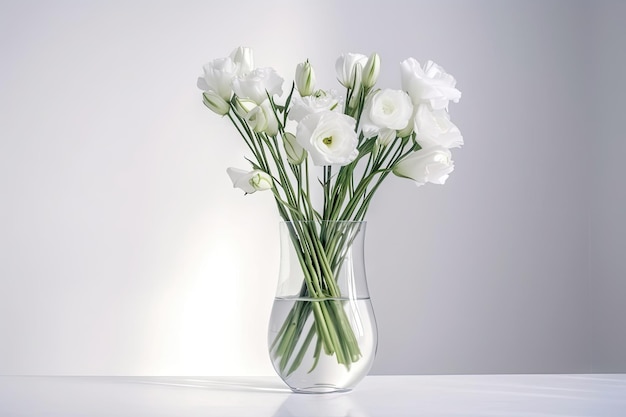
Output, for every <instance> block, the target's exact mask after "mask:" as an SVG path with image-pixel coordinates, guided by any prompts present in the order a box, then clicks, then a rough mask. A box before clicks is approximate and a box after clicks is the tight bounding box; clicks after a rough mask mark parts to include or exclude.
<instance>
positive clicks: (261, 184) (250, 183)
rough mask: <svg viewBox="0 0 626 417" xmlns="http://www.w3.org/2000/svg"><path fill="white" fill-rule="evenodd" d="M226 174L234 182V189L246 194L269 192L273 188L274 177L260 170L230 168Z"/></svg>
mask: <svg viewBox="0 0 626 417" xmlns="http://www.w3.org/2000/svg"><path fill="white" fill-rule="evenodd" d="M226 172H227V173H228V176H229V177H230V180H231V181H232V182H233V187H234V188H240V189H242V190H243V191H244V192H245V193H246V194H252V193H254V192H256V191H264V190H269V189H271V188H272V187H273V183H272V177H270V176H269V175H268V174H267V173H266V172H263V171H260V170H258V169H255V170H253V171H245V170H243V169H238V168H228V169H227V170H226Z"/></svg>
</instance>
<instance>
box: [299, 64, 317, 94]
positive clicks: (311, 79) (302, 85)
mask: <svg viewBox="0 0 626 417" xmlns="http://www.w3.org/2000/svg"><path fill="white" fill-rule="evenodd" d="M295 81H296V87H297V88H298V92H299V93H300V95H301V96H302V97H306V96H310V95H311V94H313V90H315V72H314V71H313V67H312V66H311V64H310V63H309V60H308V59H307V60H306V62H302V63H300V64H298V66H297V67H296V80H295Z"/></svg>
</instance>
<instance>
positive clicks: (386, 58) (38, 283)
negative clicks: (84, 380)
mask: <svg viewBox="0 0 626 417" xmlns="http://www.w3.org/2000/svg"><path fill="white" fill-rule="evenodd" d="M355 7H358V8H359V10H360V11H359V14H358V17H357V15H356V14H355V12H354V8H355ZM610 7H611V6H609V5H608V4H607V5H606V13H607V14H610V10H611V9H610ZM588 11H589V6H588V5H587V4H586V3H582V2H566V1H562V2H558V1H551V2H506V3H504V2H490V1H475V2H426V1H419V2H402V1H386V2H385V3H384V7H381V6H380V3H379V2H362V1H358V2H357V1H356V0H355V1H349V2H341V3H338V2H331V1H325V2H324V1H319V2H315V5H313V4H311V3H308V2H307V3H305V2H302V3H297V2H288V1H272V2H268V3H264V4H261V3H260V2H252V1H244V2H239V3H238V4H235V3H232V4H226V2H224V3H219V5H218V3H214V2H200V1H195V2H191V1H186V2H147V1H146V2H139V1H133V2H104V1H102V2H90V3H89V4H86V3H85V2H78V1H74V2H72V1H59V2H55V3H49V2H43V1H42V2H9V3H7V2H3V3H2V4H0V52H1V56H2V57H3V64H2V65H1V66H0V170H1V172H2V175H0V193H1V194H0V195H1V196H2V197H1V198H2V204H1V205H0V282H1V286H0V287H1V289H2V290H1V291H0V374H144V375H145V374H166V375H167V374H169V375H238V374H248V375H255V374H271V373H272V370H271V366H270V364H269V361H268V359H267V354H266V341H265V337H266V336H265V330H266V324H267V319H268V316H269V311H270V308H271V301H272V297H273V292H274V285H275V280H276V276H277V275H276V274H277V259H278V258H277V257H278V242H277V227H276V219H277V216H276V214H275V212H274V207H273V205H272V201H271V197H270V196H269V195H267V194H265V195H263V194H259V195H257V194H255V195H253V196H247V197H245V198H244V197H243V196H242V195H241V193H239V192H237V191H235V190H233V189H232V188H231V186H230V182H229V180H228V178H227V176H226V174H225V168H226V167H228V166H240V167H245V161H244V160H243V154H244V147H243V145H242V144H241V143H240V141H238V138H237V136H236V134H235V133H234V132H233V131H232V129H230V128H229V126H228V123H226V121H224V120H221V119H219V118H217V117H216V116H214V115H213V114H211V113H210V112H208V111H207V110H206V109H205V108H204V107H203V106H202V104H201V100H200V93H199V91H198V90H197V89H196V88H195V80H196V77H197V76H198V75H199V74H200V71H201V66H202V64H203V63H205V62H206V61H208V60H210V59H212V58H215V57H220V56H224V55H226V54H228V53H229V52H230V50H231V49H232V48H234V47H235V46H238V45H247V46H251V47H253V48H254V49H255V52H256V58H257V63H258V65H260V66H274V67H275V68H276V69H277V70H278V71H279V72H280V73H281V74H283V75H284V76H285V78H290V77H291V76H292V72H293V69H294V68H295V65H296V64H297V63H298V62H300V61H302V60H304V59H306V58H309V59H310V60H311V62H312V63H313V64H314V65H315V67H316V70H317V73H318V75H319V79H320V84H321V85H322V86H325V87H331V86H333V83H334V77H335V76H334V70H333V68H334V60H335V58H336V57H337V56H338V55H339V54H340V53H342V52H346V51H353V52H357V51H358V52H363V53H370V52H371V51H377V52H378V53H379V54H380V55H381V57H382V59H383V73H382V74H381V85H382V86H396V87H397V86H399V79H398V68H397V63H398V62H399V61H400V60H401V59H404V58H406V57H408V56H414V57H415V58H417V59H418V60H421V61H423V60H427V59H433V60H435V61H436V62H438V63H439V64H441V65H443V66H444V67H445V68H446V69H447V70H448V71H450V72H451V73H452V74H454V75H455V76H456V78H457V80H458V87H459V88H460V89H461V91H463V94H464V96H463V98H462V100H461V103H460V104H458V105H454V106H453V107H452V109H451V111H452V117H453V120H454V121H455V122H456V123H457V124H458V125H459V126H460V127H461V130H462V132H463V133H464V136H465V140H466V144H467V145H466V146H465V147H464V148H463V149H461V150H459V151H457V152H455V162H456V166H457V169H456V171H455V172H454V173H453V175H452V177H451V178H450V180H449V183H448V184H446V185H445V186H444V187H436V186H432V187H430V186H426V187H422V188H420V189H416V188H415V187H413V185H412V184H410V183H408V182H405V181H401V180H399V179H393V180H391V181H390V182H389V183H388V184H387V185H386V187H383V188H382V189H381V191H380V193H379V195H378V198H377V200H375V201H374V203H373V204H372V207H371V212H370V216H369V218H368V220H369V225H368V234H369V235H368V240H367V252H368V272H369V282H370V290H371V292H372V296H373V298H374V303H375V308H376V312H377V317H378V320H379V326H380V337H381V338H380V347H379V355H378V358H377V361H376V364H375V367H374V370H373V371H374V372H375V373H469V372H477V373H488V372H579V371H585V372H586V371H589V370H590V369H591V359H590V358H591V356H590V349H591V345H590V343H589V335H590V319H589V317H590V316H589V313H590V307H589V297H588V295H589V294H588V293H589V288H588V285H589V282H588V273H587V266H588V260H587V258H588V243H587V242H588V239H587V238H588V236H587V235H588V231H587V214H588V213H587V212H588V209H587V197H588V195H587V188H588V186H589V185H591V183H592V181H590V180H589V178H588V172H587V171H586V170H585V169H581V166H582V167H585V166H587V163H588V153H587V149H586V148H585V146H584V145H585V144H587V143H588V138H589V132H590V130H589V127H588V124H587V123H586V117H587V116H588V115H587V107H585V105H584V103H585V102H586V101H585V100H586V98H587V97H588V95H589V91H588V90H586V89H585V87H583V86H584V85H586V83H588V74H587V70H588V68H589V67H588V62H587V55H586V53H587V52H588V51H589V49H590V48H593V46H592V45H591V43H590V42H591V41H590V39H589V36H588V31H587V28H588V27H589V24H590V21H589V19H588V16H587V15H588ZM364 24H369V25H370V26H369V27H368V28H365V27H364ZM600 36H601V35H600ZM595 41H596V42H597V40H595ZM600 296H602V294H600ZM596 302H602V300H601V299H599V300H596ZM609 326H611V324H609ZM611 331H612V330H611V329H610V328H609V329H608V330H607V334H610V333H611Z"/></svg>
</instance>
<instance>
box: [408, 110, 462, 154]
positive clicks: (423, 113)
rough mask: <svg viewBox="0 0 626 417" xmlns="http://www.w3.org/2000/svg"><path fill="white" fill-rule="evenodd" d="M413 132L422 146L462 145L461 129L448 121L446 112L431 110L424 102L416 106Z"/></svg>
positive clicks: (448, 116)
mask: <svg viewBox="0 0 626 417" xmlns="http://www.w3.org/2000/svg"><path fill="white" fill-rule="evenodd" d="M415 133H416V137H415V139H416V140H417V142H418V143H419V144H420V145H421V146H422V147H428V146H431V145H439V146H443V147H444V148H460V147H461V146H462V145H463V136H462V135H461V131H460V130H459V128H458V127H456V126H455V125H454V123H452V122H451V121H450V115H449V114H448V112H447V111H445V110H443V109H441V110H431V109H430V107H429V106H427V105H424V104H422V105H419V106H417V110H416V112H415Z"/></svg>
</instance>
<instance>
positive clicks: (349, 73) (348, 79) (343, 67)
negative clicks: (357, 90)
mask: <svg viewBox="0 0 626 417" xmlns="http://www.w3.org/2000/svg"><path fill="white" fill-rule="evenodd" d="M366 64H367V57H366V56H365V55H362V54H352V53H347V54H342V55H341V56H340V57H339V58H337V62H335V69H336V70H337V78H338V79H339V82H340V83H341V85H343V86H344V87H346V88H353V87H355V86H356V85H358V84H359V83H360V82H361V78H360V77H361V73H362V71H363V67H365V65H366Z"/></svg>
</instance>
